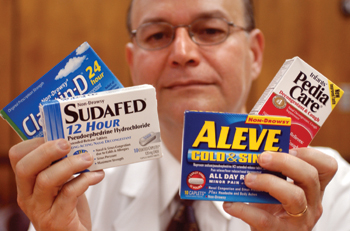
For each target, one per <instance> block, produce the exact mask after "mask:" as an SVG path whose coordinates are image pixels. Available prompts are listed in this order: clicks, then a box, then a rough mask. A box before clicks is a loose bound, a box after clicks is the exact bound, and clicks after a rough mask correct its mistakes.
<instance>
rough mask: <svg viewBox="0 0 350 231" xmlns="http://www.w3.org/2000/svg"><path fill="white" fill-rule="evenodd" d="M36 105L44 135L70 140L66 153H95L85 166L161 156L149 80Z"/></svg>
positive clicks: (119, 163)
mask: <svg viewBox="0 0 350 231" xmlns="http://www.w3.org/2000/svg"><path fill="white" fill-rule="evenodd" d="M40 111H41V114H42V118H43V128H44V134H45V140H46V141H49V140H55V139H60V138H63V139H66V140H68V141H69V142H70V143H71V151H70V152H69V153H68V155H67V156H72V155H76V154H79V153H84V152H88V153H90V154H91V155H92V156H93V157H94V163H93V165H92V166H91V167H89V169H87V170H86V171H94V170H99V169H105V168H110V167H116V166H120V165H126V164H131V163H135V162H140V161H146V160H152V159H157V158H160V157H162V152H161V139H160V128H159V120H158V112H157V100H156V91H155V88H154V87H153V86H152V85H148V84H145V85H139V86H134V87H127V88H122V89H116V90H110V91H104V92H98V93H94V94H87V95H81V96H77V97H71V98H66V99H57V100H52V101H46V102H43V103H42V104H41V105H40ZM67 156H66V157H67Z"/></svg>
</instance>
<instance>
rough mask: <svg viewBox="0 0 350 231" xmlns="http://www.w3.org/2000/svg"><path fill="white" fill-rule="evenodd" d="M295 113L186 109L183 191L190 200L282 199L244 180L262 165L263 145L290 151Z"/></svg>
mask: <svg viewBox="0 0 350 231" xmlns="http://www.w3.org/2000/svg"><path fill="white" fill-rule="evenodd" d="M290 124H291V119H290V118H289V117H280V116H260V115H245V114H229V113H214V112H195V111H188V112H185V121H184V130H183V132H184V134H183V152H182V161H181V166H182V173H181V186H180V197H181V198H182V199H191V200H214V201H235V202H238V201H239V202H252V203H279V202H278V201H277V200H276V199H275V198H273V197H272V196H270V195H269V194H268V193H266V192H258V191H254V190H252V189H250V188H248V187H246V186H245V184H244V177H245V176H246V175H247V174H248V173H250V172H253V173H267V172H268V173H271V174H274V175H276V176H278V177H281V178H283V179H286V178H285V177H284V176H283V175H281V174H280V173H275V172H270V171H267V170H265V169H262V168H261V167H260V166H259V164H258V157H259V155H260V154H261V153H262V152H264V151H274V152H288V146H289V134H290Z"/></svg>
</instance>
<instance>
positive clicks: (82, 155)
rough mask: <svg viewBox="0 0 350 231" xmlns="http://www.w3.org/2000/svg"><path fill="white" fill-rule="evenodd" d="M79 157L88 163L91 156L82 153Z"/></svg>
mask: <svg viewBox="0 0 350 231" xmlns="http://www.w3.org/2000/svg"><path fill="white" fill-rule="evenodd" d="M80 156H81V158H82V159H83V160H85V161H89V162H90V161H91V155H90V153H88V152H84V153H82V154H80Z"/></svg>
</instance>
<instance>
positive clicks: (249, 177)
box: [244, 173, 257, 184]
mask: <svg viewBox="0 0 350 231" xmlns="http://www.w3.org/2000/svg"><path fill="white" fill-rule="evenodd" d="M256 178H257V175H256V174H254V173H248V174H247V175H246V176H245V179H244V182H245V183H246V184H251V183H254V182H255V180H256Z"/></svg>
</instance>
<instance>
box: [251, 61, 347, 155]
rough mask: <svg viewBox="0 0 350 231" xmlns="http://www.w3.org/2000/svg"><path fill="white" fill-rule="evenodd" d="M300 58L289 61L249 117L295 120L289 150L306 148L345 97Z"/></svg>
mask: <svg viewBox="0 0 350 231" xmlns="http://www.w3.org/2000/svg"><path fill="white" fill-rule="evenodd" d="M343 93H344V92H343V90H341V89H340V88H339V87H338V86H337V85H335V84H334V83H333V82H331V81H330V80H328V79H327V78H326V77H325V76H323V75H322V74H321V73H319V72H318V71H316V70H315V69H314V68H313V67H311V66H310V65H308V64H307V63H306V62H304V61H303V60H301V59H300V58H299V57H295V58H293V59H289V60H286V61H285V63H284V64H283V66H282V67H281V68H280V70H279V71H278V73H277V74H276V76H275V77H274V78H273V80H272V81H271V83H270V84H269V86H268V87H267V89H266V90H265V92H264V93H263V94H262V96H261V97H260V99H259V100H258V102H257V103H256V104H255V106H254V107H253V109H252V110H251V112H250V114H253V115H282V116H288V117H291V118H292V125H291V134H290V145H289V148H291V149H292V148H298V147H307V146H308V145H309V144H310V142H311V141H312V139H313V138H314V137H315V135H316V133H317V132H318V131H319V129H320V128H321V126H322V125H323V123H324V122H325V121H326V119H327V117H328V116H329V114H330V113H331V112H332V110H333V109H334V107H335V106H336V105H337V103H338V101H339V100H340V98H341V97H342V95H343Z"/></svg>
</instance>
